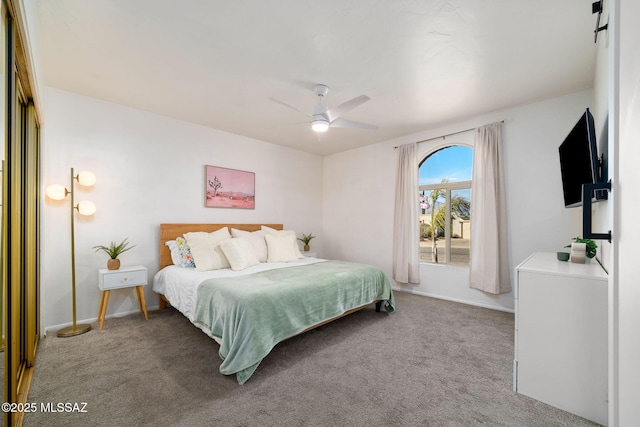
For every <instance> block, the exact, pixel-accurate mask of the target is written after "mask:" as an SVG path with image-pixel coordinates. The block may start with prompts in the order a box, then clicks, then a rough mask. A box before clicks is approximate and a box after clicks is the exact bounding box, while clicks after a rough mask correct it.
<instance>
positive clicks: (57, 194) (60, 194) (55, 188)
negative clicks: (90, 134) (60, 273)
mask: <svg viewBox="0 0 640 427" xmlns="http://www.w3.org/2000/svg"><path fill="white" fill-rule="evenodd" d="M75 182H77V183H78V184H79V185H81V186H83V187H91V186H92V185H93V184H95V183H96V176H95V175H94V174H93V173H91V172H86V171H85V172H80V173H78V175H74V172H73V168H71V185H70V189H67V188H66V187H65V186H64V185H61V184H51V185H50V186H48V187H47V190H46V194H47V196H48V197H50V198H51V199H53V200H63V199H65V198H66V197H67V195H71V298H72V306H73V324H72V325H71V326H67V327H66V328H62V329H60V330H59V331H58V336H59V337H73V336H76V335H80V334H84V333H85V332H89V331H90V330H91V325H86V324H85V325H77V324H76V250H75V240H76V239H75V231H74V228H75V211H76V210H77V211H78V213H79V214H80V215H93V214H94V213H95V211H96V205H95V204H93V202H87V201H82V202H78V204H77V205H76V204H75V201H74V187H75Z"/></svg>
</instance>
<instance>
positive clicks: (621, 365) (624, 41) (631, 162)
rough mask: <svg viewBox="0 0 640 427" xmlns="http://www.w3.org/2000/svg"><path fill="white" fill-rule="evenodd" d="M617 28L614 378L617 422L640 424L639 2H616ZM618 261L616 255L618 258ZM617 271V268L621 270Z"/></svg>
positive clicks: (632, 0)
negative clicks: (639, 308)
mask: <svg viewBox="0 0 640 427" xmlns="http://www.w3.org/2000/svg"><path fill="white" fill-rule="evenodd" d="M613 5H614V8H615V9H616V10H615V12H614V13H613V15H615V16H614V18H613V20H614V31H616V36H615V37H616V40H615V41H616V42H617V43H618V45H617V46H616V47H615V48H616V49H617V54H618V55H619V56H618V57H615V58H614V61H615V60H616V59H618V61H615V63H616V65H617V68H616V70H615V77H614V79H615V80H617V81H616V82H615V83H616V85H615V86H614V88H615V89H617V90H615V91H614V94H615V96H614V99H613V102H614V105H616V106H617V107H618V110H617V113H618V114H617V117H616V118H615V120H614V121H615V123H616V125H617V128H616V129H615V132H614V137H616V136H617V137H619V139H617V142H618V144H617V147H616V150H617V152H616V153H615V157H616V166H617V167H616V173H615V175H614V177H613V193H614V197H615V199H614V202H615V212H616V214H615V218H614V230H615V232H614V249H613V251H614V256H615V255H617V263H618V264H617V269H616V268H615V266H614V280H613V284H612V286H613V287H614V290H613V292H612V296H613V298H614V299H615V301H614V309H615V308H616V307H617V311H615V312H614V314H613V316H612V322H613V328H612V330H613V332H614V334H615V333H616V332H617V336H615V337H614V339H613V344H614V345H615V346H616V347H617V348H616V351H614V353H613V354H614V357H615V356H617V357H618V359H617V361H615V362H617V363H615V364H614V370H613V373H612V374H613V375H615V379H616V380H617V384H616V382H615V381H614V387H616V386H617V389H614V390H612V392H613V394H614V396H616V397H617V398H618V402H617V408H614V410H615V409H618V410H619V412H618V413H614V416H615V421H617V424H616V425H619V426H632V425H634V426H637V425H640V405H638V402H640V364H639V363H638V361H640V337H639V335H638V325H640V310H638V307H640V278H639V277H638V253H639V252H640V251H639V250H638V242H640V221H639V220H638V212H640V198H639V197H638V195H639V194H640V192H639V191H638V188H639V186H640V167H638V160H639V159H640V120H639V119H638V118H639V117H640V42H639V40H640V27H639V26H638V23H637V17H638V16H640V3H639V2H638V1H637V0H619V1H614V2H613ZM614 259H615V258H614ZM616 270H617V271H616Z"/></svg>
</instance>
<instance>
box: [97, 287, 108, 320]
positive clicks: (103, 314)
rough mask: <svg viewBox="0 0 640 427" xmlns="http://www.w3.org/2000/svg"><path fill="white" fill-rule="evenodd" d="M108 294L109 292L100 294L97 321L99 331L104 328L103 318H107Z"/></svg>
mask: <svg viewBox="0 0 640 427" xmlns="http://www.w3.org/2000/svg"><path fill="white" fill-rule="evenodd" d="M109 293H111V291H103V292H102V302H101V303H100V308H101V310H100V316H99V317H98V319H99V320H100V330H102V328H103V327H104V318H105V317H106V316H107V306H108V305H109Z"/></svg>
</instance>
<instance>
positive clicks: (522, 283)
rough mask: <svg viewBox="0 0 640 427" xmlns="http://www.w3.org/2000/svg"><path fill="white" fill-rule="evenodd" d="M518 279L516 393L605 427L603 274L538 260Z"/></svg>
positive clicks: (540, 255)
mask: <svg viewBox="0 0 640 427" xmlns="http://www.w3.org/2000/svg"><path fill="white" fill-rule="evenodd" d="M516 276H517V278H516V288H515V308H516V315H515V357H514V367H513V368H514V378H513V388H514V390H515V391H517V392H518V393H521V394H524V395H527V396H529V397H532V398H534V399H537V400H539V401H541V402H544V403H547V404H549V405H552V406H555V407H557V408H560V409H563V410H565V411H568V412H571V413H573V414H576V415H579V416H581V417H584V418H587V419H589V420H591V421H595V422H597V423H599V424H603V425H606V424H607V413H608V408H607V404H608V403H607V321H608V319H607V283H608V282H607V281H608V277H607V274H606V273H605V271H604V270H603V269H602V267H601V266H600V265H599V264H598V262H597V261H596V260H587V263H586V264H574V263H571V262H562V261H558V260H557V259H556V254H555V253H547V252H536V253H534V254H533V255H531V256H530V257H529V258H527V259H526V260H525V261H524V262H523V263H522V264H520V265H519V266H518V267H516Z"/></svg>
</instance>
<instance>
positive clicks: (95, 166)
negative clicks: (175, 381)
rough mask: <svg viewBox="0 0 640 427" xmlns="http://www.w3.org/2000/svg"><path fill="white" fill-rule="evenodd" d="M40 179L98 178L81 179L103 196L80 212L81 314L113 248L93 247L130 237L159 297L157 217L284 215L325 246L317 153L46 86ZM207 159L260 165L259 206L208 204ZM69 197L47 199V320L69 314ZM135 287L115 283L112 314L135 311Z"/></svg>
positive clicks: (267, 218) (210, 219)
mask: <svg viewBox="0 0 640 427" xmlns="http://www.w3.org/2000/svg"><path fill="white" fill-rule="evenodd" d="M45 94H46V97H45V110H46V117H47V120H46V122H45V124H44V126H43V127H42V146H43V151H42V153H43V160H42V168H43V169H42V185H43V188H45V187H46V186H47V185H49V184H52V183H61V184H65V185H66V186H69V181H70V175H69V173H70V168H71V167H74V168H75V170H76V172H79V171H81V170H90V171H92V172H94V173H95V174H96V176H97V183H96V185H95V186H94V187H93V188H91V189H89V190H85V189H83V188H81V187H76V189H77V190H76V202H77V201H80V200H83V199H86V200H91V201H93V202H94V203H95V204H96V205H97V212H96V214H95V215H94V216H93V217H89V218H87V217H81V216H79V215H77V216H76V227H75V228H76V280H77V298H78V302H77V310H78V314H77V319H78V321H80V320H84V319H95V318H96V317H97V312H98V306H99V301H100V293H99V290H98V287H97V271H96V270H97V269H98V268H104V266H105V265H106V261H107V259H106V255H104V254H97V253H95V252H94V251H93V250H92V249H91V248H92V247H93V246H95V245H99V244H108V243H109V242H110V241H112V240H113V241H117V242H119V241H120V240H122V239H123V238H125V237H128V238H129V241H130V242H131V243H133V244H135V245H136V247H135V248H134V249H132V250H130V251H129V252H126V253H125V254H123V255H122V256H121V261H122V263H123V265H132V264H142V265H145V266H146V267H147V268H148V270H149V278H150V285H149V286H147V287H146V290H145V296H146V299H147V303H148V305H149V307H153V306H157V298H156V296H155V294H153V292H152V290H151V279H152V278H153V274H155V272H156V271H157V270H158V245H159V243H158V242H159V237H158V224H160V223H167V222H168V223H171V222H182V223H188V222H193V223H218V222H219V223H261V222H262V223H283V224H284V225H285V227H287V228H292V229H294V230H296V231H297V232H298V233H302V232H306V233H310V232H312V233H313V234H315V235H317V236H318V238H316V239H314V240H313V242H312V243H313V250H314V251H317V252H318V253H319V254H320V255H321V254H322V251H323V250H322V243H323V241H324V240H325V239H324V236H323V235H322V233H321V228H322V197H321V195H322V158H321V157H319V156H316V155H313V154H308V153H303V152H301V151H297V150H293V149H289V148H285V147H281V146H277V145H274V144H269V143H266V142H261V141H256V140H252V139H249V138H245V137H240V136H237V135H233V134H229V133H226V132H222V131H217V130H214V129H209V128H205V127H202V126H197V125H194V124H191V123H186V122H181V121H177V120H174V119H170V118H167V117H163V116H158V115H154V114H150V113H147V112H143V111H139V110H135V109H132V108H128V107H123V106H120V105H116V104H112V103H108V102H103V101H99V100H96V99H92V98H87V97H83V96H79V95H76V94H72V93H68V92H64V91H60V90H57V89H52V88H46V91H45ZM204 165H216V166H222V167H228V168H234V169H241V170H247V171H252V172H255V174H256V208H255V209H254V210H242V209H215V208H205V207H204ZM69 206H70V204H69V200H68V199H67V200H65V201H63V202H55V201H52V200H50V199H48V198H45V199H44V200H43V203H42V207H43V215H42V236H43V237H42V281H41V301H42V325H43V326H45V327H52V326H54V325H55V326H56V327H57V326H60V325H63V324H67V323H70V322H71V267H70V230H69V229H70V225H69V222H70V219H69ZM137 310H138V308H137V302H136V300H135V299H134V292H133V291H131V290H119V291H117V292H112V293H111V298H110V302H109V309H108V311H107V315H111V314H114V313H119V314H124V313H128V312H131V311H137Z"/></svg>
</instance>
